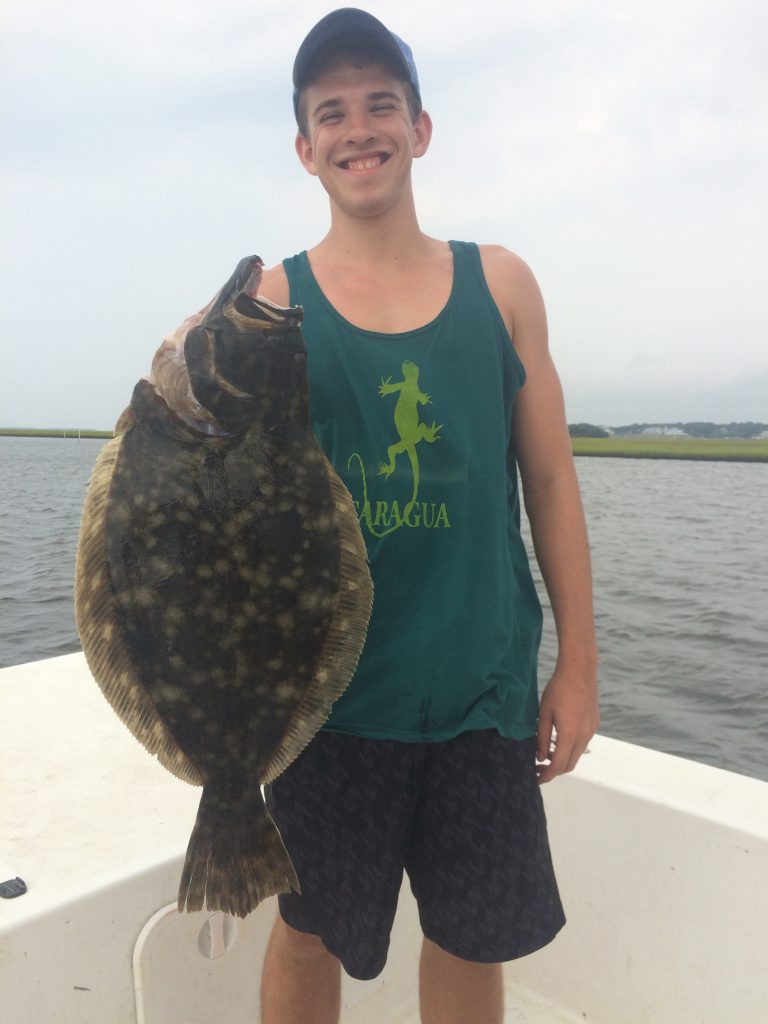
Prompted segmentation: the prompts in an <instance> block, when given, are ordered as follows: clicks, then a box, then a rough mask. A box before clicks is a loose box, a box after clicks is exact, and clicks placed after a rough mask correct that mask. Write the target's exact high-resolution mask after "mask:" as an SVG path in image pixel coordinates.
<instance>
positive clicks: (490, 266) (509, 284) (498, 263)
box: [478, 245, 538, 290]
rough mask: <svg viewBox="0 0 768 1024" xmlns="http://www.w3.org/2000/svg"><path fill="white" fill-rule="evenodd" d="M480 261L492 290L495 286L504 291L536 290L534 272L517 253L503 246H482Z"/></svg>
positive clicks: (480, 247) (479, 247)
mask: <svg viewBox="0 0 768 1024" xmlns="http://www.w3.org/2000/svg"><path fill="white" fill-rule="evenodd" d="M478 249H479V250H480V259H481V261H482V264H483V270H484V271H485V277H486V280H487V281H488V284H489V286H490V287H491V290H493V287H494V285H495V286H497V287H499V288H501V289H502V290H507V289H510V288H511V289H520V288H522V289H526V288H531V287H533V288H536V289H537V290H538V285H537V284H536V278H535V277H534V275H533V271H532V270H531V268H530V267H529V266H528V264H527V263H526V262H525V260H524V259H522V258H521V257H520V256H518V255H517V253H515V252H512V250H511V249H506V248H505V247H504V246H503V245H480V246H478Z"/></svg>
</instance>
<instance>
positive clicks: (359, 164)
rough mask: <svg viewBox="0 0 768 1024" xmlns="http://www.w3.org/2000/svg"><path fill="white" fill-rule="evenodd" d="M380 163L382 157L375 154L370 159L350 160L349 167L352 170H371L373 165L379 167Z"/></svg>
mask: <svg viewBox="0 0 768 1024" xmlns="http://www.w3.org/2000/svg"><path fill="white" fill-rule="evenodd" d="M380 163H381V157H380V156H374V157H371V158H370V159H368V160H348V161H347V167H348V169H349V170H350V171H370V170H371V168H372V167H378V166H379V164H380Z"/></svg>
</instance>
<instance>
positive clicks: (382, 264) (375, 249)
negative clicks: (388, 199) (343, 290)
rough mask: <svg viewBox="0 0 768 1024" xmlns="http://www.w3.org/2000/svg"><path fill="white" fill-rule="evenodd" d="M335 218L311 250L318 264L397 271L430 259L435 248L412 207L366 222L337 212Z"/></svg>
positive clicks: (364, 219) (333, 211) (389, 212)
mask: <svg viewBox="0 0 768 1024" xmlns="http://www.w3.org/2000/svg"><path fill="white" fill-rule="evenodd" d="M331 214H332V216H331V228H330V230H329V232H328V234H327V235H326V236H325V238H323V239H322V241H321V242H319V243H318V245H316V246H315V247H314V248H313V249H312V250H311V256H312V257H313V258H314V260H316V261H318V262H323V263H333V264H335V265H337V266H343V265H345V264H352V265H354V266H356V267H358V268H363V267H366V266H367V267H371V268H376V269H378V270H382V269H383V268H386V267H392V268H393V269H394V268H396V267H397V266H398V265H400V266H402V265H403V264H405V263H411V262H412V261H414V260H422V259H424V258H426V257H427V256H428V254H429V252H430V251H431V250H432V248H433V246H434V244H435V242H434V239H431V238H429V236H428V235H425V234H424V233H423V232H422V231H421V229H420V227H419V224H418V221H417V219H416V213H415V210H414V209H413V207H412V206H411V208H410V209H408V210H400V211H388V212H387V214H384V215H382V216H373V217H366V218H360V217H350V216H348V215H346V214H345V213H344V212H343V211H339V210H334V209H333V208H332V210H331Z"/></svg>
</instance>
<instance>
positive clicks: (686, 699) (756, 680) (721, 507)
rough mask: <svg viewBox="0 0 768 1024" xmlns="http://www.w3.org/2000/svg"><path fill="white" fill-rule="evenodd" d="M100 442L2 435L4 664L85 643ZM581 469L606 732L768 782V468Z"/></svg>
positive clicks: (643, 464)
mask: <svg viewBox="0 0 768 1024" xmlns="http://www.w3.org/2000/svg"><path fill="white" fill-rule="evenodd" d="M103 443H104V442H103V441H98V440H82V441H76V440H64V439H59V438H51V439H47V438H46V439H43V438H0V471H1V472H2V480H3V484H4V486H3V490H2V493H0V666H4V665H13V664H18V663H21V662H25V661H34V660H37V659H39V658H47V657H52V656H54V655H57V654H66V653H69V652H70V651H75V650H78V649H79V643H78V640H77V634H76V632H75V624H74V615H73V607H72V580H73V574H74V559H75V547H76V541H77V529H78V524H79V518H80V509H81V505H82V500H83V495H84V493H85V487H86V483H87V480H88V475H89V473H90V470H91V467H92V466H93V463H94V461H95V459H96V455H97V453H98V451H99V449H100V448H101V446H102V444H103ZM577 469H578V473H579V479H580V481H581V486H582V493H583V496H584V504H585V507H586V510H587V518H588V520H589V526H590V539H591V546H592V559H593V570H594V578H595V594H596V599H595V609H596V618H597V629H598V642H599V645H600V651H601V665H600V687H601V713H602V725H601V732H603V733H604V734H605V735H608V736H613V737H616V738H618V739H624V740H628V741H630V742H633V743H639V744H641V745H642V746H647V747H653V748H655V749H657V750H664V751H667V752H668V753H673V754H679V755H681V756H683V757H689V758H693V759H694V760H699V761H703V762H705V763H708V764H714V765H717V766H719V767H723V768H728V769H730V770H732V771H738V772H741V773H743V774H746V775H753V776H756V777H758V778H762V779H766V780H768V686H766V682H768V679H767V678H766V677H767V676H768V633H767V632H766V629H765V621H764V620H765V610H766V608H767V607H768V600H767V598H768V546H767V545H766V541H765V507H766V497H767V496H768V465H748V464H741V463H724V462H678V461H661V460H659V461H656V460H644V459H643V460H635V459H588V458H582V459H578V460H577ZM537 585H538V586H539V589H540V593H541V595H542V600H543V602H544V603H545V604H546V594H545V591H544V588H543V585H542V584H541V581H540V579H538V578H537ZM545 630H546V632H545V640H544V644H543V648H542V658H541V665H542V671H541V678H542V681H545V680H546V677H547V673H548V671H549V670H551V667H552V664H553V662H554V630H553V628H552V626H551V621H550V622H548V623H547V624H546V626H545Z"/></svg>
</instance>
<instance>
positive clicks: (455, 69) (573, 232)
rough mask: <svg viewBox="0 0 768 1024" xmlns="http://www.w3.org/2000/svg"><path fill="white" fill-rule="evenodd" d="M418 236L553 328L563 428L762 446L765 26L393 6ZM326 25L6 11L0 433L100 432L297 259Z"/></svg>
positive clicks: (640, 15)
mask: <svg viewBox="0 0 768 1024" xmlns="http://www.w3.org/2000/svg"><path fill="white" fill-rule="evenodd" d="M360 6H362V7H364V8H365V9H366V10H369V11H371V12H372V13H373V14H375V15H377V16H378V17H381V18H382V20H384V21H385V23H386V24H387V25H388V27H390V28H392V29H393V30H394V31H396V32H397V33H398V34H399V35H401V36H402V37H403V38H404V39H406V40H407V41H408V42H409V43H410V44H411V46H412V48H413V51H414V55H415V58H416V63H417V66H418V68H419V74H420V78H421V85H422V95H423V100H424V105H425V107H426V109H427V110H429V112H430V113H431V114H432V117H433V120H434V123H435V133H434V138H433V143H432V146H431V148H430V151H429V153H428V154H427V155H426V156H425V157H424V159H422V160H419V161H417V163H416V164H415V167H414V182H415V192H416V201H417V208H418V210H419V213H420V220H421V226H422V228H423V229H424V230H425V231H427V232H428V233H429V234H432V235H435V236H438V237H441V238H460V239H469V240H474V241H478V242H497V243H501V244H503V245H506V246H508V247H509V248H511V249H513V250H515V251H516V252H517V253H519V254H520V255H521V256H522V257H523V258H524V259H526V260H527V261H528V263H529V264H530V265H531V266H532V268H533V270H534V272H535V274H536V276H537V277H538V279H539V282H540V284H541V287H542V290H543V292H544V297H545V300H546V303H547V308H548V314H549V321H550V336H551V345H552V350H553V352H554V356H555V360H556V362H557V364H558V367H559V370H560V373H561V377H562V379H563V384H564V387H565V391H566V401H567V412H568V419H569V420H570V421H571V422H575V421H582V420H589V421H592V422H597V423H604V424H613V425H618V424H622V423H629V422H633V421H643V420H644V421H664V420H666V421H676V420H692V419H701V420H714V421H717V422H727V421H730V420H747V419H753V420H762V421H768V355H767V354H766V353H767V348H768V346H767V344H766V343H767V342H768V330H766V328H767V327H768V241H767V239H768V186H767V185H766V183H767V182H768V62H766V52H768V4H766V3H765V2H764V0H593V2H589V0H572V2H568V0H473V2H472V3H467V4H461V5H455V6H454V5H453V4H447V3H446V2H445V0H419V2H418V3H414V2H413V0H407V2H406V0H388V2H386V3H383V2H378V3H377V2H372V3H361V4H360ZM330 9H332V8H331V7H330V6H329V5H326V4H321V3H317V2H308V0H249V2H246V0H132V2H131V3H130V4H126V3H120V4H115V3H110V2H109V0H68V2H67V3H61V0H5V3H4V5H3V15H2V28H1V31H2V39H1V40H0V48H1V49H0V104H1V109H0V210H1V211H2V245H3V249H2V255H1V257H0V258H1V259H2V276H1V278H0V281H1V283H0V290H1V295H0V298H1V301H2V313H3V329H2V335H0V337H1V339H2V340H1V341H0V344H1V345H2V362H1V363H0V425H4V426H30V427H32V426H81V427H101V428H111V427H112V426H113V424H114V422H115V420H116V419H117V416H118V415H119V413H120V411H121V410H122V409H123V407H124V406H125V405H126V404H127V402H128V400H129V398H130V395H131V391H132V389H133V385H134V383H135V382H136V380H138V378H139V377H140V376H142V375H143V374H144V373H146V372H147V370H148V368H149V364H150V361H151V358H152V354H153V352H154V350H155V349H156V348H157V346H158V344H159V343H160V340H161V338H162V335H163V334H164V333H165V332H166V331H167V330H169V329H170V328H171V327H173V326H175V324H177V323H178V322H179V321H180V320H182V319H183V318H184V316H186V315H187V314H188V313H190V312H192V311H193V310H195V309H197V308H199V307H200V306H202V305H203V304H204V303H205V302H206V301H207V300H208V299H209V298H210V297H211V295H212V294H213V293H214V292H215V291H216V289H217V288H218V287H219V285H220V284H222V283H223V281H224V280H225V279H226V278H227V277H228V276H229V274H230V272H231V270H232V269H233V268H234V266H235V264H236V263H237V261H238V259H239V258H240V257H241V256H243V255H246V254H248V253H251V252H255V253H258V254H259V255H260V256H262V258H263V259H264V261H265V262H266V263H267V265H271V264H273V263H276V262H277V261H278V260H280V259H281V258H282V257H284V256H288V255H291V254H293V253H294V252H297V251H299V250H301V249H303V248H307V247H309V246H311V245H313V244H314V243H315V242H317V241H318V240H319V239H320V237H321V236H322V235H323V234H324V232H325V230H326V227H327V222H328V207H327V200H326V197H325V194H324V193H323V192H322V190H321V188H320V186H319V184H318V183H317V181H316V180H315V179H313V178H311V177H309V176H308V175H307V174H306V173H305V172H304V171H303V170H302V169H301V167H300V166H299V164H298V161H297V159H296V156H295V154H294V150H293V137H294V133H295V125H294V122H293V115H292V106H291V85H290V73H291V66H292V63H293V58H294V56H295V51H296V49H297V47H298V45H299V43H300V42H301V40H302V39H303V37H304V35H305V34H306V32H307V31H308V30H309V29H310V28H311V27H312V25H313V24H314V23H315V22H316V21H317V20H318V19H319V18H320V17H321V16H322V15H323V14H325V13H326V12H327V11H328V10H330Z"/></svg>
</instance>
